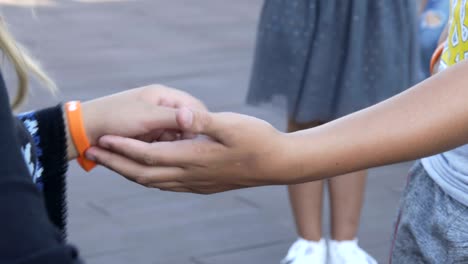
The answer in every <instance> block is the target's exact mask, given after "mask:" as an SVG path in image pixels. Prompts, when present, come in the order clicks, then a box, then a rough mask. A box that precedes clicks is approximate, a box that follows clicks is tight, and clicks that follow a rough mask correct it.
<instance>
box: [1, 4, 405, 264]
mask: <svg viewBox="0 0 468 264" xmlns="http://www.w3.org/2000/svg"><path fill="white" fill-rule="evenodd" d="M7 2H10V3H15V2H20V3H22V4H23V5H26V6H27V5H28V2H34V1H23V0H17V1H16V0H1V1H0V4H1V3H7ZM36 3H39V4H44V5H39V6H37V7H36V9H35V10H32V9H31V8H30V7H21V8H20V7H16V6H6V5H4V6H3V7H2V12H3V13H4V14H5V15H6V16H7V18H8V21H9V23H10V25H11V26H12V29H13V30H14V31H15V33H16V34H17V35H18V37H19V38H20V39H21V40H22V41H23V43H24V44H25V45H26V46H27V47H29V48H30V49H31V51H32V52H33V53H34V54H36V55H37V57H39V58H40V60H41V61H42V62H43V64H44V65H45V67H46V68H47V69H48V70H49V71H50V72H51V74H52V75H53V76H54V77H55V79H56V80H57V81H58V83H59V84H60V86H61V90H62V93H61V94H60V95H59V97H58V98H51V97H50V95H49V94H47V93H46V92H44V91H42V90H40V89H37V88H36V89H34V92H33V94H32V99H31V100H30V103H29V105H28V106H27V108H28V109H29V108H36V107H40V106H46V105H49V104H51V103H54V102H57V101H59V100H68V99H81V100H86V99H90V98H93V97H97V96H101V95H105V94H108V93H111V92H117V91H121V90H125V89H127V88H130V87H136V86H139V85H144V84H148V83H157V82H162V83H165V84H169V85H172V86H175V87H179V88H182V89H185V90H187V91H189V92H191V93H193V94H194V95H196V96H198V97H200V98H201V99H203V100H204V101H205V102H207V104H208V105H209V106H210V107H211V109H213V110H233V111H239V112H243V113H249V114H253V115H256V116H259V117H261V118H265V119H267V120H268V121H270V122H272V123H273V124H275V125H276V126H277V127H278V128H283V126H284V121H285V119H284V114H283V113H281V111H278V110H274V111H272V110H271V109H273V108H274V107H270V108H264V109H256V108H251V107H247V106H245V105H244V96H245V93H246V90H247V83H248V76H249V68H250V64H251V57H252V51H253V43H254V36H255V26H256V21H257V19H258V13H259V10H260V5H261V1H259V0H237V1H226V0H224V1H219V0H205V1H190V0H172V1H163V0H139V1H137V0H134V1H109V0H108V1H103V0H101V1H92V0H88V1H85V0H82V1H71V0H57V1H52V0H49V1H45V0H39V1H37V2H36ZM6 71H7V72H8V69H6ZM408 166H409V164H400V165H395V166H391V167H385V168H380V169H374V170H372V171H371V175H370V178H369V181H368V189H367V193H366V204H365V208H364V212H363V221H362V225H361V229H360V238H361V241H362V245H363V246H364V247H365V248H366V249H367V250H369V251H370V252H371V253H372V254H373V255H374V256H376V257H377V258H378V259H379V261H380V262H382V263H385V260H386V258H387V255H388V249H389V240H390V237H391V228H392V221H393V218H394V215H395V212H396V205H397V203H398V196H399V194H400V191H401V187H402V185H403V182H404V177H405V175H406V171H407V169H408ZM69 186H70V188H69V201H70V210H69V211H70V212H69V213H70V220H69V221H70V223H69V233H70V240H71V241H73V242H74V243H76V244H77V245H78V246H79V247H80V248H81V250H82V253H83V256H84V258H85V259H86V260H88V262H89V263H92V264H95V263H113V264H120V263H135V264H136V263H145V264H146V263H160V264H169V263H171V264H172V263H177V264H189V263H190V264H214V263H223V264H231V263H232V264H234V263H253V264H258V263H278V261H279V259H280V258H281V257H282V256H283V254H284V253H285V251H286V249H287V247H288V245H289V243H290V242H291V241H293V239H294V237H295V234H294V226H293V222H292V219H291V216H290V211H289V208H288V201H287V196H286V192H285V188H284V187H266V188H257V189H249V190H241V191H236V192H229V193H225V194H219V195H214V196H196V195H181V194H171V193H164V192H160V191H157V190H149V189H144V188H142V187H139V186H137V185H135V184H133V183H129V182H127V181H125V180H124V179H122V178H120V177H119V176H117V175H115V174H113V173H111V172H109V171H106V170H104V169H97V170H95V171H94V172H92V173H91V174H85V173H83V172H82V171H81V170H80V169H78V168H77V167H76V165H74V164H73V165H72V166H71V169H70V175H69ZM326 218H327V219H328V217H326ZM326 222H327V221H325V223H326ZM327 227H328V225H325V228H327Z"/></svg>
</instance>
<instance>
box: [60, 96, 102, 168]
mask: <svg viewBox="0 0 468 264" xmlns="http://www.w3.org/2000/svg"><path fill="white" fill-rule="evenodd" d="M65 111H66V114H67V120H68V130H69V131H70V136H71V138H72V140H73V143H74V144H75V148H76V150H77V152H78V158H77V159H76V160H77V161H78V163H79V164H80V165H81V167H82V168H83V169H84V170H85V171H90V170H92V169H93V168H94V167H95V166H96V163H94V162H93V161H91V160H88V159H86V158H85V155H84V154H85V152H86V150H88V148H89V147H91V144H90V143H89V140H88V137H87V136H86V130H85V128H84V123H83V115H82V113H81V104H80V102H79V101H71V102H68V103H66V104H65Z"/></svg>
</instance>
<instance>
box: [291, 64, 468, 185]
mask: <svg viewBox="0 0 468 264" xmlns="http://www.w3.org/2000/svg"><path fill="white" fill-rule="evenodd" d="M467 72H468V64H467V63H465V62H464V63H460V64H459V65H457V66H454V67H452V68H450V69H448V70H446V71H444V72H443V73H440V74H438V75H437V76H434V77H432V78H430V79H428V80H427V81H425V82H423V83H420V84H418V85H416V86H415V87H413V88H411V89H409V90H408V91H406V92H404V93H402V94H400V95H397V96H395V97H393V98H391V99H389V100H386V101H384V102H382V103H380V104H377V105H375V106H373V107H370V108H367V109H365V110H362V111H359V112H357V113H354V114H351V115H349V116H346V117H344V118H341V119H338V120H336V121H334V122H331V123H328V124H326V125H324V126H321V127H318V128H315V129H309V130H305V131H302V132H297V133H293V134H289V135H287V137H288V138H289V139H288V140H289V141H290V143H288V144H289V148H290V149H292V150H294V151H293V153H296V154H294V155H293V158H292V164H291V169H292V170H294V169H295V170H296V174H295V176H296V177H295V179H294V181H295V182H305V181H311V180H317V179H320V178H324V177H331V176H335V175H340V174H344V173H347V172H352V171H357V170H361V169H366V168H370V167H375V166H380V165H385V164H392V163H396V162H402V161H408V160H413V159H417V158H420V157H424V156H429V155H432V154H436V153H440V152H443V151H446V150H449V149H452V148H454V147H456V146H459V145H462V144H465V143H467V142H468V105H467V103H466V98H468V86H467V85H466V84H467V83H468V76H467V74H466V73H467Z"/></svg>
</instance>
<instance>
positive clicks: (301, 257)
mask: <svg viewBox="0 0 468 264" xmlns="http://www.w3.org/2000/svg"><path fill="white" fill-rule="evenodd" d="M326 259H327V243H326V242H325V239H323V238H322V239H321V240H320V241H318V242H315V241H308V240H305V239H302V238H299V239H298V240H297V241H296V242H294V244H292V246H291V248H289V251H288V254H287V255H286V257H285V258H284V259H283V260H282V261H281V264H326Z"/></svg>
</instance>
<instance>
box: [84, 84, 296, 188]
mask: <svg viewBox="0 0 468 264" xmlns="http://www.w3.org/2000/svg"><path fill="white" fill-rule="evenodd" d="M159 89H162V91H163V92H162V93H160V94H158V92H157V90H154V89H153V90H152V89H150V90H149V91H144V93H142V94H143V96H142V94H139V95H138V97H139V99H138V100H137V102H140V103H141V104H142V105H141V106H134V105H133V106H129V108H128V109H127V110H123V109H122V108H125V107H124V106H122V105H121V104H115V105H114V109H118V110H117V113H118V114H119V115H121V116H119V117H118V118H111V119H109V120H104V122H105V124H103V127H104V128H101V129H98V132H93V134H94V133H95V134H96V136H94V137H93V138H96V139H97V141H96V142H95V144H94V145H95V146H93V147H91V148H90V149H89V150H88V151H87V153H86V155H87V158H89V159H91V160H94V161H96V162H97V163H98V164H100V165H103V166H105V167H107V168H109V169H111V170H113V171H115V172H117V173H119V174H121V175H123V176H124V177H126V178H127V179H129V180H131V181H134V182H136V183H138V184H141V185H144V186H147V187H152V188H158V189H161V190H167V191H175V192H193V193H201V194H210V193H216V192H222V191H227V190H232V189H238V188H245V187H252V186H260V185H267V184H285V182H284V180H282V179H281V175H283V174H284V173H286V170H287V166H286V165H287V164H290V158H291V157H292V155H291V154H292V151H291V147H290V146H289V145H288V140H286V137H287V136H286V135H284V134H282V133H280V132H279V131H277V130H276V129H274V128H273V127H272V126H271V125H270V124H268V123H267V122H265V121H263V120H260V119H256V118H253V117H250V116H244V115H240V114H234V113H210V112H208V111H206V108H205V107H204V106H203V104H202V103H200V101H198V100H197V99H195V98H193V97H191V96H190V95H188V94H186V93H182V92H180V91H177V90H172V89H168V88H159ZM140 92H141V91H140ZM127 93H128V92H127ZM115 96H120V97H121V98H120V99H121V100H123V101H125V100H128V99H125V97H126V96H127V97H128V94H126V96H125V94H124V95H122V94H118V95H115ZM100 100H109V102H108V103H107V104H106V103H99V101H96V102H95V105H96V106H97V107H98V105H107V106H108V105H113V104H114V103H115V102H117V101H119V100H117V99H112V96H111V97H109V98H107V99H106V98H104V99H100ZM110 101H113V103H110ZM161 102H163V103H161ZM162 105H163V106H166V107H171V108H175V109H169V108H164V107H161V106H162ZM109 111H110V110H109ZM97 112H106V110H105V109H100V111H97ZM97 112H96V113H97ZM117 113H115V112H114V115H115V114H117ZM106 116H107V115H106ZM96 118H98V117H96ZM163 131H166V132H163ZM168 131H169V132H172V133H167V132H168ZM164 135H166V136H164ZM174 135H177V136H174ZM283 165H284V166H283ZM278 168H284V170H283V171H281V170H278Z"/></svg>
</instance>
